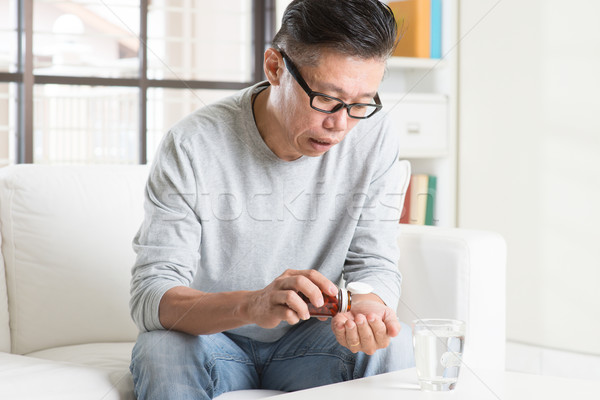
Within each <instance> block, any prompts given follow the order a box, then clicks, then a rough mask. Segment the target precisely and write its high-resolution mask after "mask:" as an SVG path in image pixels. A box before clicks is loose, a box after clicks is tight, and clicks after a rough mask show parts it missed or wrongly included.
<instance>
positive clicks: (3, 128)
mask: <svg viewBox="0 0 600 400" xmlns="http://www.w3.org/2000/svg"><path fill="white" fill-rule="evenodd" d="M16 126H17V84H15V83H0V166H1V167H3V166H5V165H8V164H14V163H15V135H16Z"/></svg>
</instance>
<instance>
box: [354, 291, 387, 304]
mask: <svg viewBox="0 0 600 400" xmlns="http://www.w3.org/2000/svg"><path fill="white" fill-rule="evenodd" d="M365 301H376V302H378V303H381V304H383V305H386V304H385V303H384V302H383V300H381V297H379V296H377V295H376V294H375V293H367V294H353V295H352V304H359V303H362V302H365Z"/></svg>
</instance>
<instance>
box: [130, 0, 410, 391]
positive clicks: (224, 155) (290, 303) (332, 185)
mask: <svg viewBox="0 0 600 400" xmlns="http://www.w3.org/2000/svg"><path fill="white" fill-rule="evenodd" d="M282 22H283V23H282V28H281V30H280V31H279V32H278V34H277V35H276V37H275V39H274V42H273V47H272V48H269V49H268V50H266V52H265V56H264V72H265V75H266V77H267V82H263V83H260V84H257V85H255V86H253V87H251V88H249V89H246V90H243V91H241V92H240V93H238V94H236V95H234V96H232V97H230V98H227V99H224V100H222V101H220V102H217V103H216V104H213V105H210V106H207V107H204V108H203V109H201V110H199V111H197V112H195V113H193V114H192V115H190V116H189V117H188V118H186V119H184V120H183V121H182V122H180V123H178V124H177V125H176V126H175V127H174V128H173V129H172V130H171V131H170V132H169V133H168V134H167V135H166V136H165V138H164V140H163V142H162V144H161V149H160V152H159V154H158V156H157V157H156V161H155V162H154V165H153V167H152V170H151V172H150V177H149V180H148V184H147V192H146V205H145V207H146V208H145V209H146V217H145V221H144V223H143V224H142V226H141V228H140V230H139V232H138V234H137V235H136V238H135V239H134V248H135V250H136V252H137V260H136V264H135V266H134V268H133V278H132V289H131V292H132V299H131V310H132V316H133V318H134V320H135V322H136V323H137V325H138V326H139V328H140V330H141V332H142V333H140V336H139V338H138V341H137V343H136V346H135V348H134V351H133V356H132V364H131V370H132V373H133V377H134V383H135V391H136V395H137V396H138V399H168V398H173V399H184V398H195V399H205V398H212V397H215V396H218V395H219V394H221V393H224V392H227V391H232V390H238V389H248V388H266V389H276V390H284V391H291V390H298V389H304V388H308V387H312V386H317V385H323V384H328V383H334V382H338V381H343V380H348V379H353V378H357V377H362V376H366V375H373V374H377V373H381V372H386V371H390V370H394V369H399V368H405V367H410V366H412V363H413V361H412V353H411V350H410V348H411V344H410V329H409V328H408V327H405V326H404V327H403V326H401V324H400V323H399V322H398V320H397V318H396V315H395V312H394V308H395V306H396V304H397V302H398V299H399V295H400V275H399V273H398V271H397V268H396V262H397V259H398V249H397V246H396V235H397V226H398V219H399V216H400V204H401V198H402V193H403V192H404V191H405V189H406V185H407V182H408V177H409V175H410V171H409V168H408V165H407V163H402V162H398V143H397V139H396V135H394V134H393V133H391V132H387V129H386V124H385V119H384V118H383V117H384V113H378V111H379V109H380V108H381V103H380V100H379V96H378V94H377V90H378V87H379V84H380V82H381V80H382V78H383V74H384V69H385V63H386V60H387V58H388V57H389V55H390V54H391V52H392V50H393V48H394V45H395V40H396V24H395V22H394V18H393V15H392V13H391V11H390V10H389V8H388V7H387V6H386V5H384V4H383V3H380V2H379V1H378V0H297V1H294V2H292V3H291V4H290V6H289V7H288V8H287V9H286V12H285V15H284V17H283V21H282ZM342 279H343V280H345V281H346V282H359V281H360V282H363V283H368V284H369V285H371V286H372V287H373V289H374V290H373V292H372V293H368V294H355V295H354V296H353V298H352V304H351V310H350V311H349V312H345V313H339V314H337V315H336V316H335V317H333V318H332V319H331V320H330V321H326V320H323V319H316V318H310V315H309V313H308V308H307V305H306V303H305V302H304V301H303V300H302V299H301V298H300V295H299V293H302V294H304V295H305V296H306V297H308V299H309V300H310V302H311V303H313V304H314V305H316V306H320V305H322V304H323V293H325V294H329V295H335V294H336V293H337V290H338V289H337V287H336V284H339V283H340V282H341V281H342Z"/></svg>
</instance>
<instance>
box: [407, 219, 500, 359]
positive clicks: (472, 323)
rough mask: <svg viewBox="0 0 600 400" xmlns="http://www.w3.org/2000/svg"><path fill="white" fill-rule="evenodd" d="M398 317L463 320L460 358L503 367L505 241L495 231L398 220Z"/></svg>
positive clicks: (409, 320) (409, 319)
mask: <svg viewBox="0 0 600 400" xmlns="http://www.w3.org/2000/svg"><path fill="white" fill-rule="evenodd" d="M399 244H400V251H401V256H400V261H399V263H398V268H399V269H400V272H401V273H402V276H403V279H402V297H401V299H400V303H399V306H398V316H399V318H400V320H401V321H405V322H411V321H413V320H415V319H421V318H454V319H461V320H463V321H465V322H466V323H467V336H466V340H465V352H464V362H465V366H467V367H469V368H485V369H493V370H503V369H504V364H505V347H506V345H505V341H506V333H505V326H506V321H505V320H506V318H505V314H506V293H505V286H506V277H505V272H506V244H505V241H504V239H503V238H502V237H501V236H500V235H499V234H497V233H493V232H488V231H478V230H467V229H459V228H440V227H431V226H416V225H402V227H401V234H400V236H399Z"/></svg>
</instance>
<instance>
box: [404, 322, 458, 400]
mask: <svg viewBox="0 0 600 400" xmlns="http://www.w3.org/2000/svg"><path fill="white" fill-rule="evenodd" d="M465 328H466V327H465V322H464V321H458V320H453V319H420V320H416V321H414V322H413V345H414V348H415V362H416V366H417V376H418V378H419V384H420V386H421V390H426V391H446V390H452V389H454V387H455V386H456V381H457V380H458V374H459V373H460V366H461V364H462V353H463V348H464V344H465V331H466V329H465Z"/></svg>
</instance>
